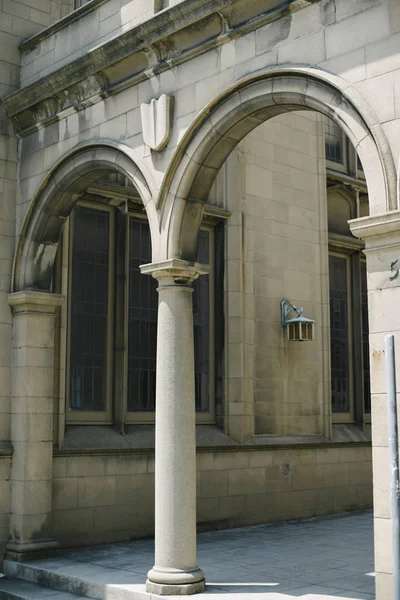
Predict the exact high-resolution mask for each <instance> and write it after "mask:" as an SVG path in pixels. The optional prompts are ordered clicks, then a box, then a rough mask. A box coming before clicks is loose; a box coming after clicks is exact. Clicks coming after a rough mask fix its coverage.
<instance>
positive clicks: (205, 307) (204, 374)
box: [193, 231, 210, 412]
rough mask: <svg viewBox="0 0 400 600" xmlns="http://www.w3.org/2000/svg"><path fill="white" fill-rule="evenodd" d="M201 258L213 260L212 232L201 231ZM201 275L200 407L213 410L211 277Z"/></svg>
mask: <svg viewBox="0 0 400 600" xmlns="http://www.w3.org/2000/svg"><path fill="white" fill-rule="evenodd" d="M197 260H198V262H200V263H202V264H205V265H208V264H209V262H210V234H209V232H208V231H200V232H199V242H198V255H197ZM209 279H210V278H209V275H201V276H200V277H199V278H198V279H196V280H195V281H194V282H193V322H194V370H195V391H196V411H197V412H207V411H209V410H210V302H209V298H210V281H209Z"/></svg>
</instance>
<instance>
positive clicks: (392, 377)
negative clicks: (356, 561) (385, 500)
mask: <svg viewBox="0 0 400 600" xmlns="http://www.w3.org/2000/svg"><path fill="white" fill-rule="evenodd" d="M385 350H386V385H387V400H388V402H387V403H388V407H387V408H388V433H389V465H390V512H391V520H392V548H393V550H392V556H393V600H400V536H399V513H400V505H399V498H400V495H399V446H398V429H397V403H396V365H395V356H394V336H393V335H386V336H385Z"/></svg>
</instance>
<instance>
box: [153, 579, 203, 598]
mask: <svg viewBox="0 0 400 600" xmlns="http://www.w3.org/2000/svg"><path fill="white" fill-rule="evenodd" d="M205 589H206V580H205V579H203V580H202V581H196V583H182V584H178V585H173V584H171V583H153V582H152V581H150V580H149V579H148V580H147V581H146V592H148V593H149V594H158V595H159V596H190V595H191V594H200V593H201V592H204V591H205Z"/></svg>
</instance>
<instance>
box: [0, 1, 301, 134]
mask: <svg viewBox="0 0 400 600" xmlns="http://www.w3.org/2000/svg"><path fill="white" fill-rule="evenodd" d="M102 1H103V0H96V3H97V6H99V5H100V4H101V3H102ZM270 4H272V6H268V10H267V11H266V9H265V2H264V0H263V1H262V2H261V1H258V2H248V0H214V2H210V1H209V0H186V1H185V2H180V3H179V4H177V5H176V6H172V7H170V8H169V9H166V10H162V11H160V12H158V13H156V14H155V15H154V16H153V18H151V19H148V20H147V21H145V22H143V23H140V24H139V25H138V26H136V27H133V28H132V29H130V30H128V31H126V32H124V33H122V34H121V35H119V36H116V37H115V38H113V39H112V40H110V41H107V42H105V43H104V44H103V45H100V46H99V47H97V48H95V49H93V50H92V51H91V52H89V53H85V54H84V56H82V57H80V58H78V59H76V60H74V61H72V62H71V63H69V64H67V65H65V66H63V67H61V68H59V69H57V70H56V71H54V72H53V73H50V74H49V75H46V76H44V77H43V78H42V79H40V80H39V81H37V82H35V83H32V84H31V85H29V86H27V87H25V88H22V89H20V90H18V91H16V92H14V93H12V94H10V95H9V96H6V97H5V98H4V99H3V100H2V105H3V107H4V110H5V111H6V113H7V116H8V117H9V118H10V119H12V120H13V121H14V124H15V126H16V128H17V131H18V133H20V135H28V134H29V133H31V132H32V131H34V130H36V129H38V128H40V127H42V126H45V125H49V124H51V123H54V122H56V121H58V120H59V119H61V118H63V117H65V116H67V115H68V114H70V113H71V112H75V111H79V110H82V109H84V108H85V107H86V106H88V105H89V104H95V103H96V102H100V101H101V100H102V99H103V98H104V97H105V96H109V95H111V94H116V93H117V92H118V91H121V90H122V89H125V88H128V87H130V86H132V85H136V84H137V83H139V82H140V81H145V80H147V79H148V75H149V69H150V68H151V73H152V75H158V74H160V73H162V72H164V71H167V70H169V69H171V68H173V67H174V66H176V65H178V64H181V63H184V62H186V61H188V60H190V59H191V58H193V57H194V56H197V55H199V54H203V53H204V52H206V51H208V50H210V49H211V48H214V47H219V46H221V44H223V43H226V42H229V41H230V40H231V39H232V37H239V36H240V35H244V34H246V33H248V32H249V31H254V30H255V29H257V28H259V27H262V26H263V25H266V24H268V23H271V22H273V21H275V20H277V19H280V18H281V17H283V16H285V15H290V14H292V13H293V12H294V11H296V10H300V9H301V8H304V7H305V6H307V4H308V2H305V1H304V0H291V1H287V2H285V3H283V4H282V2H280V1H279V0H275V1H274V2H273V3H270ZM90 5H92V3H90V4H89V5H88V6H87V7H86V8H85V10H86V11H88V10H89V9H90V8H93V5H92V6H90ZM156 5H157V3H156ZM155 8H156V9H157V6H155ZM78 10H79V11H83V10H84V7H82V8H81V9H78ZM78 16H79V15H78ZM71 19H72V16H68V17H66V18H65V21H63V22H62V23H61V25H62V26H68V25H69V24H70V22H71ZM59 28H60V24H58V29H55V30H54V31H53V29H52V28H49V29H48V30H45V31H44V32H41V33H40V34H38V36H34V37H32V38H30V40H29V47H31V46H32V45H33V44H35V42H36V43H37V44H39V43H40V42H41V40H44V39H46V32H47V36H51V35H56V33H57V31H59ZM194 30H195V31H196V36H193V31H194ZM27 44H28V42H27ZM22 48H23V49H25V46H23V47H22ZM177 49H179V51H177ZM128 57H129V60H127V58H128ZM149 61H150V62H149ZM150 63H151V64H150Z"/></svg>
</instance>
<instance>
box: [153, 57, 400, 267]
mask: <svg viewBox="0 0 400 600" xmlns="http://www.w3.org/2000/svg"><path fill="white" fill-rule="evenodd" d="M294 110H316V111H317V112H320V113H322V114H324V115H325V116H327V117H329V118H331V119H332V120H333V121H334V122H336V123H337V124H338V125H339V126H340V127H341V128H342V129H343V131H344V132H345V134H346V135H347V136H348V138H349V139H350V141H351V143H352V144H353V146H354V148H355V149H356V151H357V153H358V155H359V157H360V160H361V162H362V164H363V165H364V170H365V174H366V181H367V185H368V193H369V201H370V206H371V213H372V214H379V213H381V212H385V211H386V210H392V209H394V208H396V202H397V196H396V177H395V167H394V163H393V158H392V155H391V152H390V150H389V147H388V143H387V140H386V137H385V135H384V133H383V130H382V128H381V127H380V125H379V122H378V119H377V117H376V116H375V115H374V113H373V111H372V109H371V108H370V107H369V106H368V105H367V103H366V102H365V100H363V99H362V97H361V96H360V95H359V94H358V93H357V92H356V91H355V90H354V89H353V88H352V87H351V86H349V84H348V83H347V82H344V81H343V80H341V79H340V78H339V77H337V76H333V75H330V74H328V73H326V72H323V71H321V70H317V69H313V68H309V69H301V68H288V69H277V70H274V69H272V70H270V71H266V72H262V73H260V74H257V75H252V76H250V77H248V78H246V79H244V80H242V81H241V82H239V83H238V84H235V85H234V86H232V87H231V88H229V89H228V90H226V91H225V92H224V94H223V95H222V96H221V97H218V98H217V99H216V100H215V101H214V102H212V103H211V104H210V105H209V106H207V107H206V108H205V109H204V110H203V111H202V112H201V114H200V115H199V116H198V118H197V119H196V121H195V122H194V123H193V125H192V126H191V127H190V128H189V130H188V131H187V132H186V134H185V136H184V137H183V139H182V141H181V143H180V145H179V146H178V148H177V150H176V152H175V154H174V156H173V158H172V160H171V163H170V167H169V169H168V171H167V173H166V175H165V177H164V187H163V190H162V194H161V197H160V201H159V204H160V206H161V210H162V225H161V233H162V235H163V236H164V238H167V239H166V244H167V253H168V257H171V258H173V257H179V258H183V259H187V260H193V259H194V257H195V254H196V231H197V229H198V227H199V223H200V221H201V215H202V212H203V206H204V203H205V202H206V199H207V197H208V194H209V192H210V189H211V187H212V184H213V182H214V181H215V178H216V176H217V174H218V171H219V169H220V168H221V166H222V165H223V163H224V162H225V160H226V159H227V157H228V156H229V154H230V153H231V152H232V150H233V149H234V148H235V147H236V146H237V144H238V143H239V142H240V140H242V139H243V138H244V137H245V136H246V135H247V134H248V133H249V132H250V131H252V130H253V129H255V128H256V127H257V126H259V125H260V124H261V123H264V122H265V121H267V120H268V119H270V118H272V117H274V116H277V115H280V114H283V113H286V112H291V111H294ZM193 234H194V235H193Z"/></svg>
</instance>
